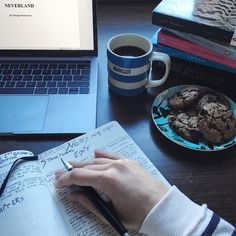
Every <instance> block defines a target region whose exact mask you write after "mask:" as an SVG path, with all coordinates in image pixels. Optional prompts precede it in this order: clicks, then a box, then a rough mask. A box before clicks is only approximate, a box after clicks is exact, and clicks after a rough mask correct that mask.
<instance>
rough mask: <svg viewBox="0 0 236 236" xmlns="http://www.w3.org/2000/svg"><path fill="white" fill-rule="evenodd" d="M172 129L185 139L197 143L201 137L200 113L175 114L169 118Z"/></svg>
mask: <svg viewBox="0 0 236 236" xmlns="http://www.w3.org/2000/svg"><path fill="white" fill-rule="evenodd" d="M168 123H169V125H170V127H171V128H172V129H173V130H174V131H175V132H176V133H178V134H179V135H181V136H182V137H183V138H185V139H188V140H190V141H193V142H195V141H197V140H198V139H199V137H200V132H199V128H198V113H197V112H195V111H186V112H185V111H183V112H173V113H171V114H169V116H168Z"/></svg>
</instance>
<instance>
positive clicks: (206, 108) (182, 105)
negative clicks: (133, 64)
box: [152, 85, 236, 151]
mask: <svg viewBox="0 0 236 236" xmlns="http://www.w3.org/2000/svg"><path fill="white" fill-rule="evenodd" d="M152 119H153V122H154V124H155V125H156V127H157V128H158V130H159V131H160V132H161V133H162V134H163V135H164V136H166V137H167V138H168V139H170V140H171V141H173V142H175V143H177V144H179V145H181V146H183V147H186V148H189V149H193V150H197V151H220V150H224V149H227V148H229V147H231V146H233V145H234V144H235V143H236V104H235V103H234V102H233V100H231V99H230V98H229V97H227V96H226V95H224V94H222V93H220V92H218V91H216V90H213V89H211V88H207V87H203V86H198V85H180V86H175V87H171V88H169V89H167V90H165V91H164V92H162V93H161V94H159V95H158V96H157V97H156V98H155V100H154V102H153V105H152Z"/></svg>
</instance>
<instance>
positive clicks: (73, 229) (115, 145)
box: [0, 121, 168, 236]
mask: <svg viewBox="0 0 236 236" xmlns="http://www.w3.org/2000/svg"><path fill="white" fill-rule="evenodd" d="M94 149H103V150H106V151H110V152H114V153H117V154H119V155H122V156H123V157H124V158H130V159H133V160H136V161H138V162H139V163H140V164H141V165H142V166H143V167H144V168H145V169H146V170H147V171H149V172H151V173H152V174H153V175H154V176H156V177H157V178H161V179H162V180H163V181H164V182H166V184H167V185H168V183H167V181H166V180H165V179H164V177H163V176H162V175H161V174H160V173H159V171H158V170H157V169H156V168H155V166H154V165H153V164H152V163H151V162H150V161H149V159H148V158H147V157H146V155H145V154H144V153H143V152H142V151H141V150H140V149H139V148H138V146H137V145H136V144H135V143H134V141H133V140H132V139H131V138H130V137H129V135H128V134H127V133H126V132H125V131H124V130H123V129H122V128H121V126H120V125H119V124H118V123H117V122H114V121H113V122H110V123H108V124H106V125H104V126H101V127H100V128H98V129H96V130H94V131H92V132H90V133H88V134H85V135H82V136H80V137H78V138H75V139H72V140H70V141H68V142H66V143H64V144H62V145H60V146H58V147H55V148H53V149H50V150H48V151H46V152H44V153H42V154H40V155H39V160H38V161H33V162H24V163H21V164H20V165H19V166H17V168H16V169H15V170H14V172H13V173H12V175H11V176H10V179H9V182H8V183H7V188H6V190H5V191H4V193H3V195H2V196H1V198H0V229H1V236H9V235H11V236H18V235H24V236H31V235H34V236H41V235H42V229H43V234H44V236H53V235H57V236H65V235H73V236H75V235H80V236H87V235H90V236H108V235H112V236H113V235H117V234H116V232H114V230H113V229H112V228H111V227H110V226H109V225H105V224H103V223H102V222H101V221H100V220H99V219H98V218H97V217H96V216H94V215H93V214H92V213H90V212H88V211H87V210H86V209H84V208H83V207H82V206H80V205H79V204H75V203H71V202H69V201H68V200H67V194H68V192H69V191H71V190H70V188H68V189H63V190H60V191H58V190H55V187H54V181H55V179H54V173H55V171H56V170H57V169H64V166H63V165H62V162H61V158H63V159H64V160H73V161H83V160H89V159H92V158H94ZM29 155H33V153H31V152H28V151H24V150H20V151H14V152H9V153H5V154H2V155H0V181H1V182H2V181H3V179H4V178H5V176H6V175H7V172H8V171H9V169H10V167H11V164H12V163H13V162H14V160H16V159H17V158H19V157H22V156H29ZM29 220H30V225H29V224H28V222H29ZM12 222H14V227H12ZM131 235H139V234H138V233H136V232H133V233H132V234H131Z"/></svg>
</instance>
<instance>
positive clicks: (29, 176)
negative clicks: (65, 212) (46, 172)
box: [0, 150, 68, 236]
mask: <svg viewBox="0 0 236 236" xmlns="http://www.w3.org/2000/svg"><path fill="white" fill-rule="evenodd" d="M24 156H33V153H32V152H29V151H22V150H19V151H12V152H8V153H5V154H2V155H0V184H1V183H2V182H3V180H4V179H5V177H6V175H7V173H8V171H9V169H10V167H11V165H12V164H13V162H14V161H15V160H16V159H18V158H20V157H24ZM45 216H47V217H45ZM29 222H30V224H29ZM0 229H1V233H0V234H1V236H19V235H24V236H32V235H34V236H41V235H42V231H43V232H44V236H51V235H58V236H62V235H66V234H68V232H67V231H66V227H65V225H64V222H63V221H62V219H61V216H60V214H59V212H58V209H57V206H56V205H55V201H54V200H53V198H52V196H51V194H50V192H49V190H48V187H47V184H46V182H45V179H44V178H43V176H42V172H41V170H40V168H39V166H38V163H37V161H30V162H27V161H26V162H21V163H20V164H19V165H18V166H17V167H16V168H15V169H14V171H13V172H12V174H11V175H10V178H9V180H8V182H7V185H6V188H5V190H4V192H3V194H2V196H1V197H0Z"/></svg>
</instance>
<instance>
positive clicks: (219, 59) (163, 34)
mask: <svg viewBox="0 0 236 236" xmlns="http://www.w3.org/2000/svg"><path fill="white" fill-rule="evenodd" d="M157 37H158V42H159V43H160V44H162V45H166V46H169V47H172V48H175V49H178V50H181V51H184V52H186V53H192V54H194V55H196V56H199V57H203V58H205V59H208V60H211V61H213V62H216V63H221V64H223V65H225V66H229V67H232V68H234V69H235V70H236V61H234V60H231V59H229V58H227V57H224V56H222V55H220V54H218V53H215V52H213V51H211V50H209V49H207V48H204V47H202V46H200V45H198V44H196V43H193V42H191V41H188V40H186V39H184V38H181V37H178V36H176V35H175V34H172V33H170V32H167V31H165V30H164V29H161V30H160V31H159V32H158V36H157Z"/></svg>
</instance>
